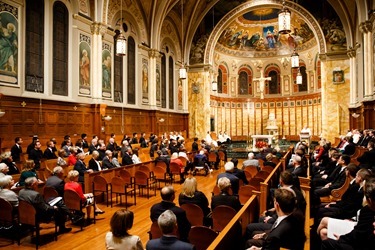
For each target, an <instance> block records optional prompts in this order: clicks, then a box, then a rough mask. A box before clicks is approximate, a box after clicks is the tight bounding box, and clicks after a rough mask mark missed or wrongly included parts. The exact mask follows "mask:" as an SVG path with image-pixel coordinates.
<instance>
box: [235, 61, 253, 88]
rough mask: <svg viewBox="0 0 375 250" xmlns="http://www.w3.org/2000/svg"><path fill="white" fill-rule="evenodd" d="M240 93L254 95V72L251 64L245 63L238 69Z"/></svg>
mask: <svg viewBox="0 0 375 250" xmlns="http://www.w3.org/2000/svg"><path fill="white" fill-rule="evenodd" d="M238 94H239V95H252V94H253V87H252V72H251V70H250V66H249V65H243V66H242V67H240V69H239V70H238Z"/></svg>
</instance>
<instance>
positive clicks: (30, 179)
mask: <svg viewBox="0 0 375 250" xmlns="http://www.w3.org/2000/svg"><path fill="white" fill-rule="evenodd" d="M36 181H38V179H37V178H36V177H35V176H32V177H28V178H26V180H25V188H30V187H31V186H32V185H33V184H34V183H35V182H36Z"/></svg>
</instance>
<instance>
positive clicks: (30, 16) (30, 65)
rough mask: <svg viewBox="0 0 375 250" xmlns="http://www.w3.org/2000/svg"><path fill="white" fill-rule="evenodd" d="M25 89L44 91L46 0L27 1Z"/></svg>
mask: <svg viewBox="0 0 375 250" xmlns="http://www.w3.org/2000/svg"><path fill="white" fill-rule="evenodd" d="M25 57H26V58H25V64H26V65H25V71H26V72H25V83H26V84H25V90H26V91H33V92H34V91H35V90H37V91H38V92H39V93H43V92H44V81H43V78H44V0H28V1H27V2H26V56H25Z"/></svg>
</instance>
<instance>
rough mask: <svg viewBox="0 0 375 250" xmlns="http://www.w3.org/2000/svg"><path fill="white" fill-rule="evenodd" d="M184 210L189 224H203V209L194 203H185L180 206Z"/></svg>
mask: <svg viewBox="0 0 375 250" xmlns="http://www.w3.org/2000/svg"><path fill="white" fill-rule="evenodd" d="M180 207H181V208H182V209H183V210H185V212H186V217H187V218H188V220H189V222H190V225H191V226H203V217H204V214H203V211H202V208H201V207H200V206H198V205H196V204H192V203H186V204H183V205H181V206H180Z"/></svg>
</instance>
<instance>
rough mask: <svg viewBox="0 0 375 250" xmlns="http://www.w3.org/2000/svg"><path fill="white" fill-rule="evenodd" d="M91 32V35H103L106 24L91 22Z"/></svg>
mask: <svg viewBox="0 0 375 250" xmlns="http://www.w3.org/2000/svg"><path fill="white" fill-rule="evenodd" d="M90 28H91V33H92V34H93V35H101V36H104V34H105V33H106V31H107V25H104V24H103V23H96V22H94V23H92V24H91V26H90Z"/></svg>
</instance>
